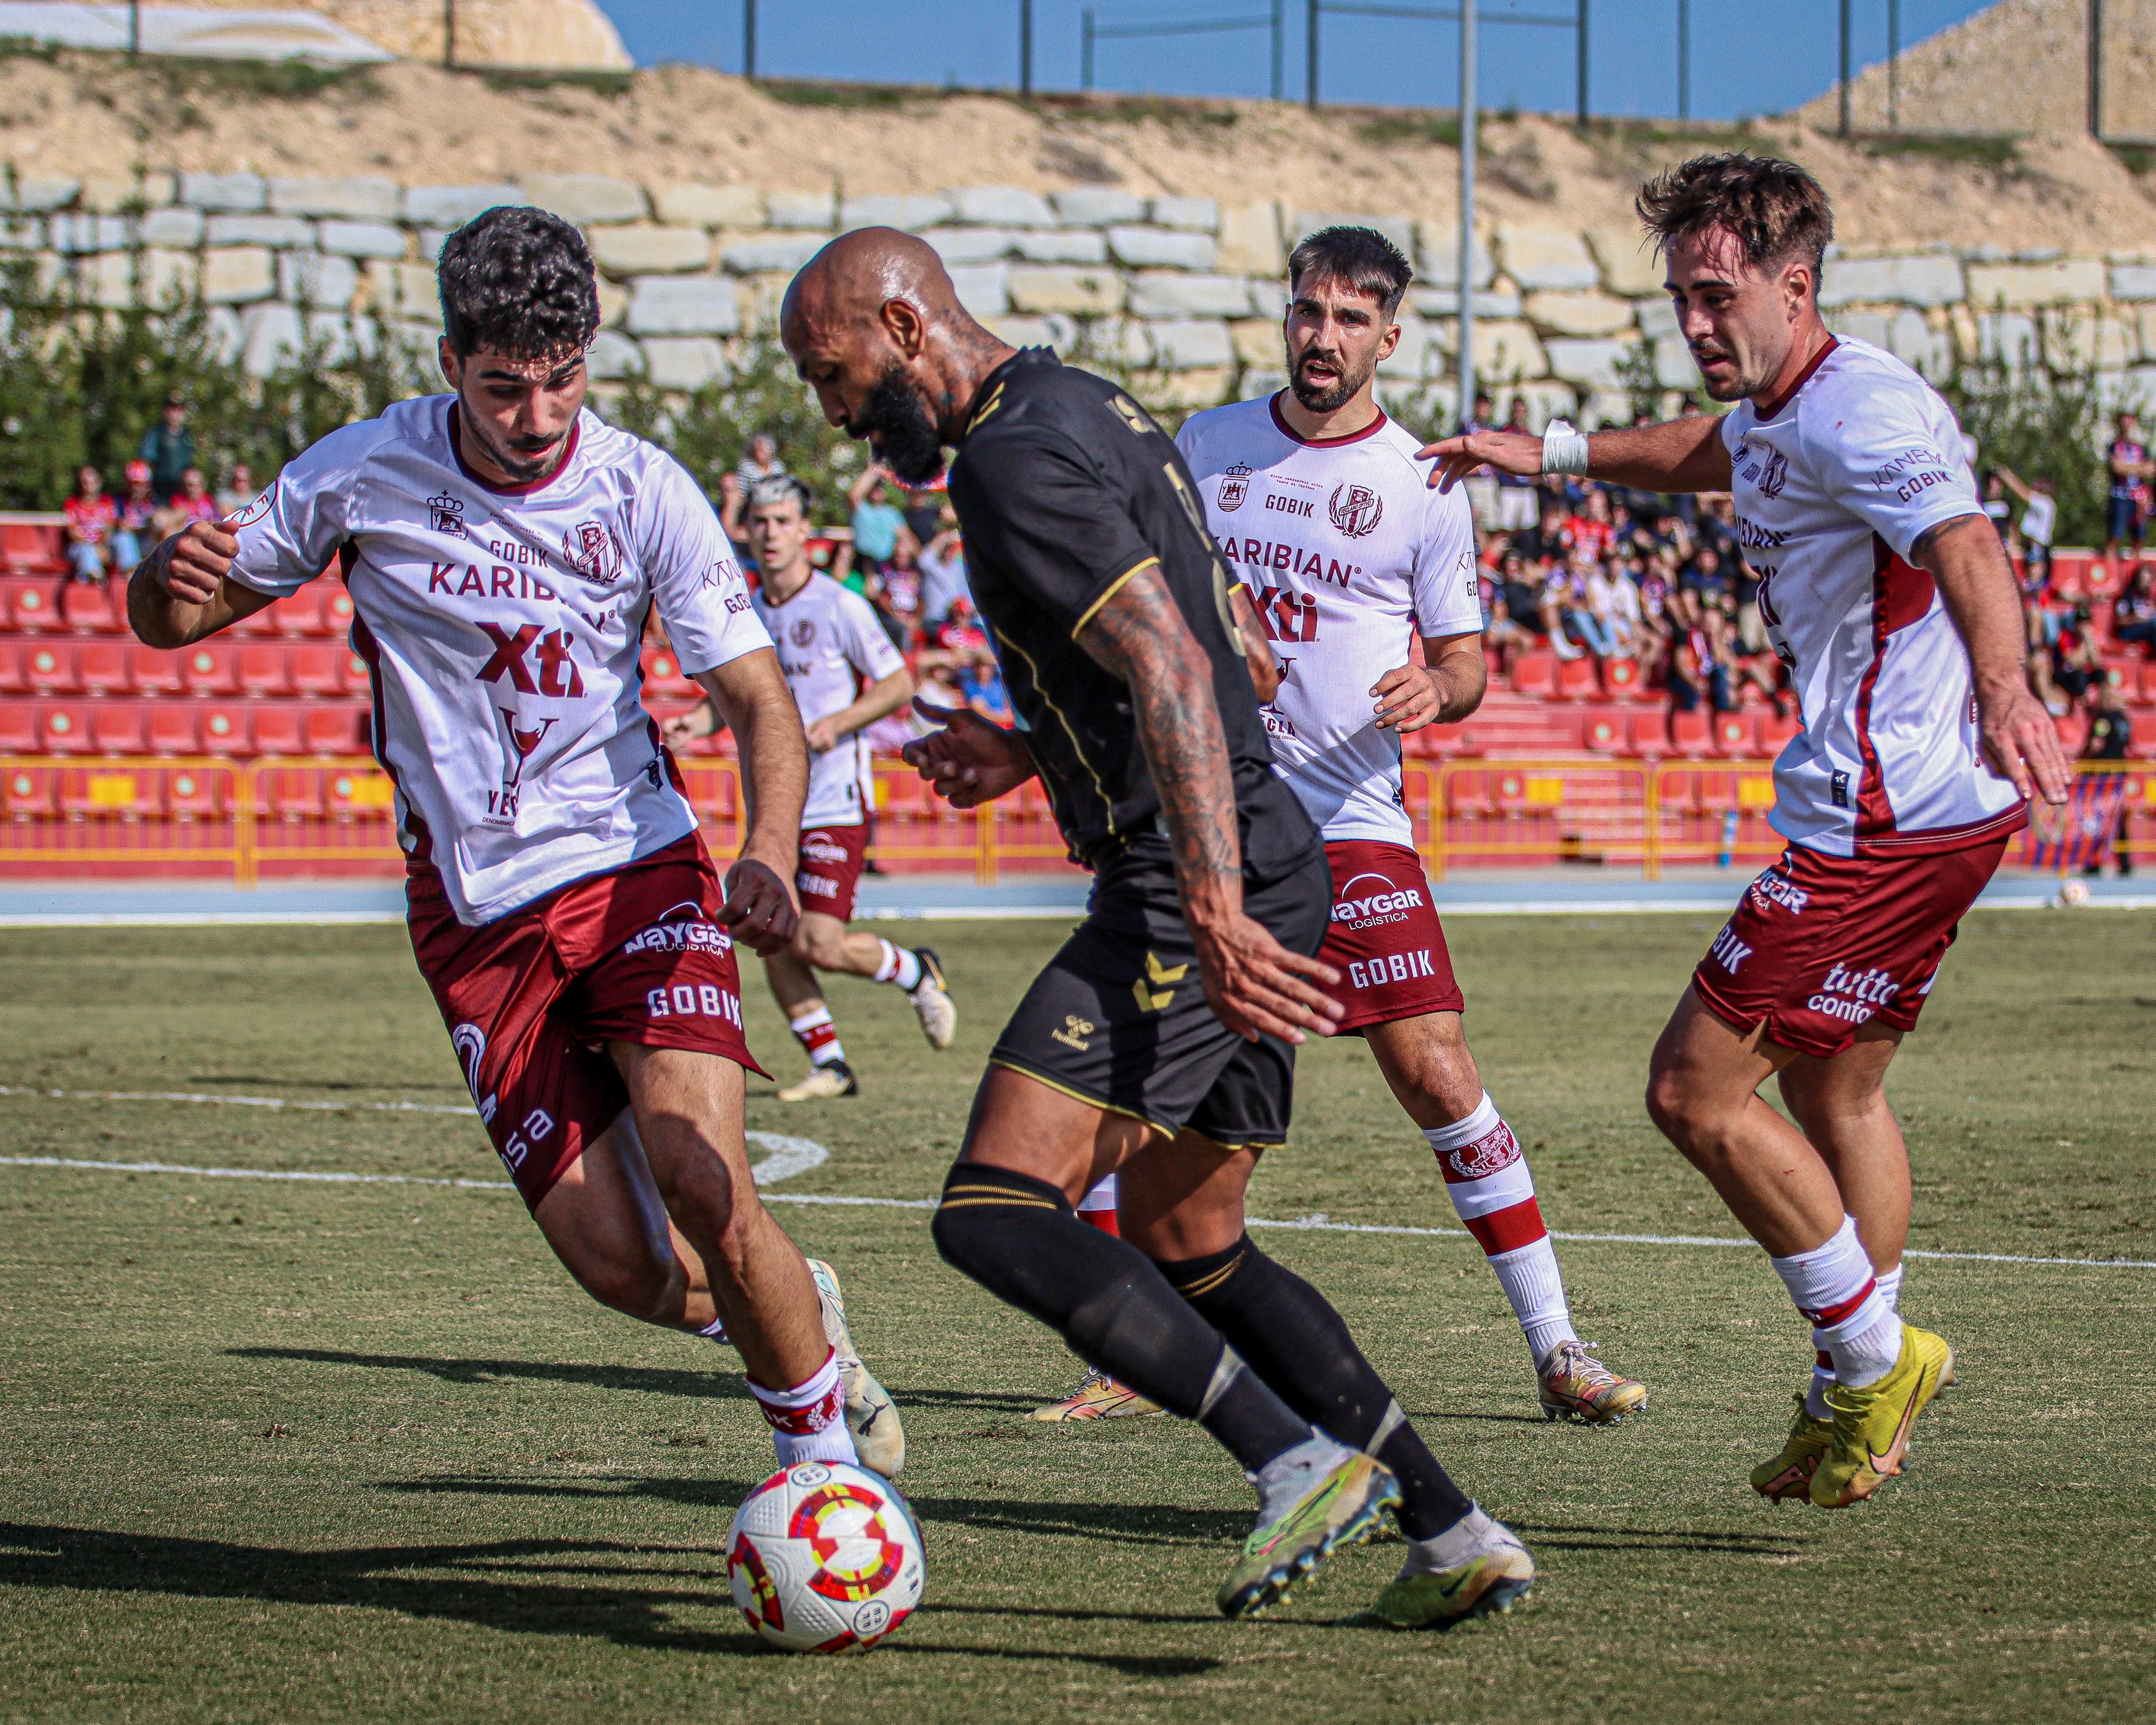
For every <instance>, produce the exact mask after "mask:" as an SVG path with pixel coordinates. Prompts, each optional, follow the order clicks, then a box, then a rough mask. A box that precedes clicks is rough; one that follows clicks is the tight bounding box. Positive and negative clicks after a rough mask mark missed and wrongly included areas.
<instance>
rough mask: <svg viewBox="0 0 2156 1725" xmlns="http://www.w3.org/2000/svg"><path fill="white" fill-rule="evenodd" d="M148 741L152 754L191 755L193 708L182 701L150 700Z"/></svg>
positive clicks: (189, 703)
mask: <svg viewBox="0 0 2156 1725" xmlns="http://www.w3.org/2000/svg"><path fill="white" fill-rule="evenodd" d="M148 743H149V749H150V752H151V754H153V755H192V754H193V753H194V752H195V750H196V748H197V747H198V745H197V743H196V742H195V710H194V707H193V704H192V703H191V702H187V701H152V702H151V706H150V723H149V736H148Z"/></svg>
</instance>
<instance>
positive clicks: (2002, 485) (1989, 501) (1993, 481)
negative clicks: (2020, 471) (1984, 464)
mask: <svg viewBox="0 0 2156 1725" xmlns="http://www.w3.org/2000/svg"><path fill="white" fill-rule="evenodd" d="M1984 519H1985V520H1987V521H1989V522H1990V523H1991V525H1992V526H1994V527H1995V528H1997V529H1998V531H1999V543H2000V544H2001V545H2007V546H2010V545H2011V544H2012V543H2013V542H2014V505H2013V504H2012V502H2011V501H2009V499H2008V497H2007V495H2006V481H2005V480H2004V479H2002V478H2000V477H1999V470H1998V469H1997V468H1995V467H1994V468H1993V469H1992V470H1990V471H1989V472H1988V473H1986V474H1985V475H1984Z"/></svg>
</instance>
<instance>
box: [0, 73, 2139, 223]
mask: <svg viewBox="0 0 2156 1725" xmlns="http://www.w3.org/2000/svg"><path fill="white" fill-rule="evenodd" d="M1485 136H1486V146H1485V157H1484V167H1483V187H1484V192H1483V205H1484V208H1485V209H1486V212H1487V213H1488V218H1489V219H1492V220H1496V221H1519V222H1530V223H1538V224H1546V225H1552V226H1558V227H1565V228H1584V227H1595V226H1621V225H1623V224H1625V223H1626V222H1627V221H1628V220H1629V219H1630V210H1629V206H1630V197H1631V193H1632V191H1633V189H1634V188H1635V187H1636V186H1637V184H1638V183H1639V181H1640V177H1642V175H1643V174H1645V173H1647V172H1652V171H1653V170H1654V169H1655V168H1656V167H1660V166H1662V165H1665V164H1666V163H1667V162H1671V161H1674V160H1676V159H1678V158H1680V157H1682V156H1684V155H1687V154H1690V153H1691V152H1692V151H1695V150H1697V149H1699V148H1702V147H1705V146H1706V145H1707V140H1706V139H1703V138H1702V137H1701V136H1691V137H1681V136H1676V135H1673V134H1669V133H1661V134H1655V133H1652V132H1642V131H1625V132H1616V131H1610V132H1607V133H1604V132H1600V131H1597V132H1596V133H1594V134H1593V135H1591V136H1589V137H1588V138H1585V139H1583V138H1581V137H1579V136H1576V135H1574V134H1573V132H1572V131H1570V130H1569V129H1568V128H1567V127H1565V126H1560V125H1557V124H1554V123H1553V122H1550V121H1545V120H1542V119H1540V118H1537V117H1532V116H1530V117H1527V118H1523V119H1520V120H1517V121H1509V122H1507V121H1496V120H1493V121H1491V122H1489V123H1488V124H1487V125H1486V128H1485ZM1724 136H1726V135H1724ZM1749 143H1750V146H1751V147H1753V148H1758V149H1768V150H1774V151H1785V152H1788V153H1792V154H1794V155H1795V156H1796V157H1798V158H1799V159H1800V160H1802V161H1803V162H1804V163H1805V164H1806V165H1807V166H1809V167H1811V168H1812V169H1813V171H1814V172H1816V173H1817V174H1818V175H1819V176H1820V179H1821V180H1822V181H1823V182H1825V185H1826V187H1827V188H1828V190H1829V191H1830V193H1832V195H1833V197H1834V200H1835V210H1836V213H1837V217H1838V220H1839V223H1840V238H1841V239H1842V241H1843V243H1844V244H1846V245H1850V246H1854V247H1881V246H1890V245H1901V244H1923V243H1927V242H1933V241H1944V242H1951V243H1953V244H1962V245H1968V244H1982V243H1986V242H1989V243H1991V244H1998V245H2000V246H2003V247H2005V248H2006V249H2009V250H2022V249H2031V248H2038V247H2051V246H2056V247H2061V248H2064V249H2068V250H2075V251H2083V252H2087V251H2138V250H2148V251H2152V252H2156V175H2152V176H2150V177H2148V179H2147V180H2143V179H2142V178H2139V177H2137V176H2135V175H2134V174H2133V173H2132V172H2128V170H2127V169H2126V168H2125V167H2123V166H2122V165H2121V164H2120V162H2118V161H2117V159H2115V158H2114V157H2112V155H2111V154H2110V152H2108V151H2104V150H2102V149H2100V148H2098V147H2097V146H2095V145H2094V144H2092V143H2091V142H2089V141H2087V139H2086V138H2083V137H2079V136H2071V135H2070V134H2069V135H2063V136H2055V137H2053V138H2051V139H2048V140H2040V141H2030V142H2027V143H2025V144H2024V145H2022V146H2020V154H2019V158H2018V160H2016V161H2015V162H2010V163H2009V164H2008V165H2006V166H2005V167H1995V166H1986V165H1984V164H1982V163H1974V162H1956V161H1951V160H1946V159H1942V158H1940V157H1936V156H1930V155H1924V154H1904V155H1896V156H1886V157H1882V156H1881V155H1878V154H1875V153H1872V152H1871V151H1870V150H1868V149H1867V148H1866V146H1862V145H1857V146H1843V145H1841V144H1839V143H1837V142H1836V141H1835V140H1833V139H1832V138H1831V137H1829V136H1824V135H1822V134H1820V133H1817V132H1813V131H1809V130H1807V129H1804V128H1803V127H1801V126H1798V125H1796V124H1795V123H1794V122H1769V123H1767V124H1765V125H1763V126H1760V127H1758V129H1756V130H1755V131H1753V133H1752V134H1750V136H1749ZM5 161H12V162H13V163H14V165H15V167H17V169H18V171H19V172H23V173H24V174H26V175H46V174H68V175H76V176H85V175H124V174H126V173H127V172H130V171H131V170H132V169H134V168H136V167H146V168H171V167H178V168H188V169H196V170H200V171H205V172H213V171H230V170H234V169H238V168H243V167H245V168H252V169H254V170H256V171H258V172H264V173H281V174H351V173H377V174H387V175H389V176H390V177H393V178H396V179H399V180H402V181H404V182H411V183H457V182H476V181H486V180H495V179H513V178H515V177H516V175H517V174H518V173H520V172H557V173H559V172H587V173H602V174H612V175H617V176H619V177H623V178H627V179H634V180H640V181H644V182H660V181H670V180H695V181H704V182H718V183H724V182H739V183H747V184H752V185H757V186H760V187H767V188H776V189H791V190H804V191H805V190H812V189H817V190H820V189H823V188H824V187H831V186H834V185H835V186H836V187H838V188H839V190H840V191H841V193H848V194H850V193H889V192H917V191H935V190H937V189H940V188H942V187H947V186H960V185H983V184H1004V185H1018V186H1024V187H1030V188H1033V189H1035V190H1040V191H1052V190H1056V189H1060V188H1063V187H1072V186H1078V185H1086V184H1100V185H1112V186H1118V187H1124V188H1126V189H1127V190H1130V191H1132V192H1136V193H1166V194H1181V195H1186V196H1209V197H1214V198H1219V199H1220V200H1221V201H1222V202H1224V203H1247V202H1251V201H1254V200H1257V199H1260V198H1278V199H1280V200H1281V201H1282V202H1283V203H1286V204H1287V205H1288V206H1289V207H1290V208H1296V209H1305V210H1339V211H1357V212H1361V213H1368V214H1389V213H1400V214H1407V215H1414V216H1420V217H1425V218H1446V217H1450V216H1451V215H1452V214H1453V213H1454V210H1455V177H1456V175H1457V172H1458V168H1457V155H1456V152H1455V151H1454V150H1452V149H1451V148H1449V147H1447V146H1445V144H1444V143H1442V142H1441V141H1438V140H1437V139H1436V138H1435V137H1434V136H1432V135H1431V131H1430V128H1429V126H1428V125H1427V123H1426V122H1425V121H1422V120H1419V119H1417V118H1414V117H1412V116H1400V115H1398V114H1391V115H1385V114H1378V113H1374V112H1368V111H1361V112H1358V111H1352V110H1342V111H1335V112H1329V113H1327V114H1326V115H1323V116H1311V115H1309V114H1307V113H1306V112H1305V111H1303V110H1301V109H1300V108H1296V107H1293V106H1276V105H1271V104H1269V103H1262V102H1240V103H1229V102H1224V101H1223V102H1209V103H1167V102H1158V101H1144V102H1136V101H1122V102H1116V101H1106V100H1104V101H1101V102H1097V103H1096V104H1094V105H1091V106H1087V105H1081V104H1080V103H1077V102H1075V101H1074V102H1070V103H1054V104H1050V105H1042V106H1039V107H1036V108H1032V109H1028V108H1024V107H1021V106H1019V105H1018V104H1017V103H1016V102H1014V101H1011V100H1004V99H1003V98H1000V97H996V96H988V95H952V96H940V95H922V96H920V97H917V98H906V97H899V96H894V95H888V94H886V93H877V94H876V95H875V97H874V99H873V100H866V101H864V102H861V103H859V104H855V105H804V104H803V103H802V102H801V101H798V100H794V101H788V100H780V99H779V98H778V97H777V96H774V95H772V94H770V93H768V92H767V91H766V90H762V89H758V88H756V87H753V86H750V85H745V84H744V83H743V82H742V80H739V79H737V78H732V77H727V76H725V75H722V74H718V73H715V72H709V71H704V70H701V69H692V68H684V67H666V68H660V69H654V70H651V71H647V72H640V73H638V74H634V76H633V77H630V78H628V79H625V80H615V81H614V83H613V85H612V86H611V87H605V88H602V87H592V86H588V85H580V84H577V83H574V82H557V83H555V84H552V85H547V86H544V87H540V88H511V87H503V86H502V85H501V82H500V80H492V81H490V80H485V79H484V78H482V77H479V76H475V75H472V74H448V73H444V72H442V71H440V70H439V69H435V68H433V67H429V66H424V65H419V64H397V65H392V66H386V67H383V68H381V69H378V70H375V71H372V72H369V73H367V74H352V75H347V76H346V77H344V78H341V79H339V80H335V81H333V82H331V83H330V84H329V85H327V86H326V88H324V89H321V90H319V91H317V92H316V93H314V94H312V95H305V96H277V95H267V94H264V92H263V90H261V89H259V88H258V87H251V86H250V85H249V83H248V82H246V81H245V80H244V77H243V76H241V75H239V74H229V73H219V74H190V73H187V72H184V71H181V70H178V69H171V68H158V67H157V66H155V65H154V64H150V65H146V66H145V67H143V68H141V69H130V68H128V67H127V66H126V64H124V63H120V62H115V61H113V60H110V59H95V58H92V57H67V56H63V57H61V58H59V59H53V60H48V59H42V58H38V57H34V56H18V57H14V58H11V59H4V60H0V162H5Z"/></svg>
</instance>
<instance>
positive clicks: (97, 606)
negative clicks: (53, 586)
mask: <svg viewBox="0 0 2156 1725" xmlns="http://www.w3.org/2000/svg"><path fill="white" fill-rule="evenodd" d="M59 605H60V610H61V613H62V614H63V615H64V618H65V619H66V622H67V626H68V627H69V629H73V630H74V632H75V633H76V634H79V635H109V634H117V633H119V632H120V631H121V629H126V627H127V619H126V612H125V609H124V606H125V601H124V600H122V599H120V598H115V597H114V588H111V587H88V586H85V585H83V584H82V583H79V582H77V583H69V585H68V586H66V587H64V588H61V589H60V595H59Z"/></svg>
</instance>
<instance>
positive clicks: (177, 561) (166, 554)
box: [127, 521, 275, 649]
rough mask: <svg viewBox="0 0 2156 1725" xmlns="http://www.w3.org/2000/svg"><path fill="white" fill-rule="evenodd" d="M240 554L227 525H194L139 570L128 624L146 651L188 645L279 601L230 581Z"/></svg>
mask: <svg viewBox="0 0 2156 1725" xmlns="http://www.w3.org/2000/svg"><path fill="white" fill-rule="evenodd" d="M238 556H239V541H238V540H237V539H235V538H234V537H233V529H232V523H231V522H230V521H193V522H190V523H189V524H188V525H187V526H185V527H182V529H181V530H180V531H178V532H177V533H175V534H173V535H172V537H171V538H169V539H167V540H166V541H165V542H164V543H163V544H162V545H160V546H159V547H157V549H156V550H155V551H153V552H151V553H150V555H149V556H147V557H145V558H143V559H142V561H141V562H139V563H137V564H136V566H135V573H134V575H133V576H132V577H131V578H130V579H129V581H128V583H127V621H128V624H129V626H130V627H131V628H132V629H134V631H135V639H137V640H138V641H140V642H141V643H142V644H143V645H144V646H146V647H163V648H167V649H170V648H173V647H185V646H187V645H190V644H193V642H196V641H199V640H200V639H202V638H203V636H204V635H213V634H216V633H217V632H218V630H219V629H226V628H228V627H230V626H231V625H232V624H235V623H237V622H239V619H241V618H243V617H251V616H253V615H254V614H255V613H256V612H257V611H259V610H260V609H261V608H263V607H264V605H266V604H268V603H270V601H271V600H272V599H273V598H275V595H274V594H272V593H257V592H256V591H255V590H254V588H251V587H243V586H241V585H240V584H239V583H238V582H237V581H228V580H226V579H225V577H226V576H227V575H228V574H229V573H230V572H231V570H232V560H233V559H234V557H238Z"/></svg>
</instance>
